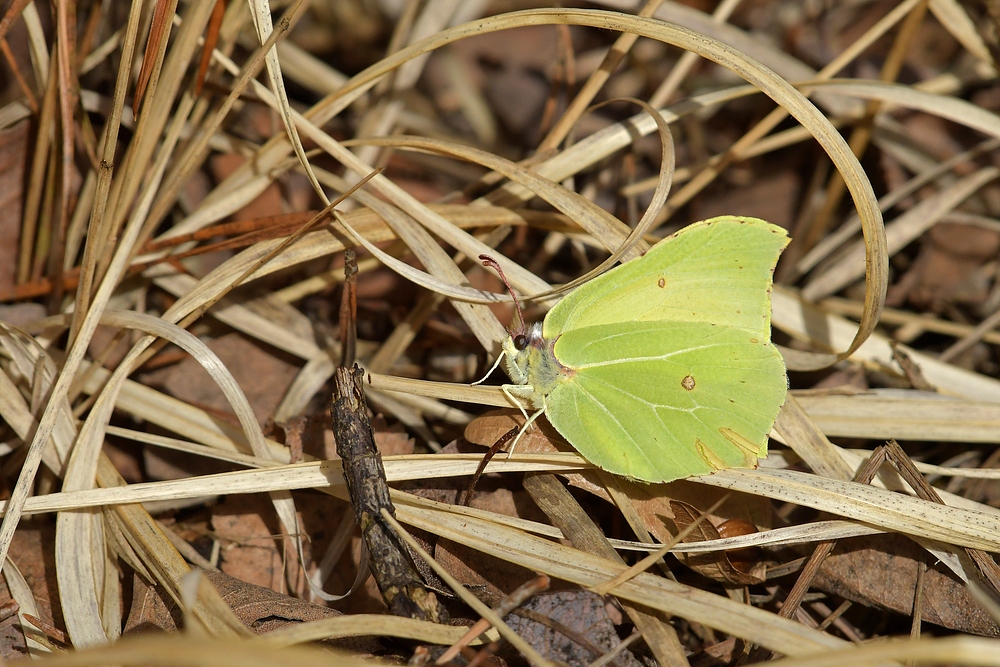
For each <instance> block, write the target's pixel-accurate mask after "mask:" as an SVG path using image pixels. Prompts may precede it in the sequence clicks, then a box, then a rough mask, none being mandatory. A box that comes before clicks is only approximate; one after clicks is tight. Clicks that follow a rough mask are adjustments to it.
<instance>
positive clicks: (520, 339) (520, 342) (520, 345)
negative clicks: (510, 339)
mask: <svg viewBox="0 0 1000 667" xmlns="http://www.w3.org/2000/svg"><path fill="white" fill-rule="evenodd" d="M514 347H515V348H517V349H518V350H523V349H524V348H526V347H528V337H527V336H525V335H524V334H518V335H516V336H514Z"/></svg>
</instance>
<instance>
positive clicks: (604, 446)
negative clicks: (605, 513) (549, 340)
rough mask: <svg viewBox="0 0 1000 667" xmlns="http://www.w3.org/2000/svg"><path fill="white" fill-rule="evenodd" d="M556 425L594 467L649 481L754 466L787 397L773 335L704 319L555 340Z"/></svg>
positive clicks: (551, 413)
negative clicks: (560, 373) (558, 371)
mask: <svg viewBox="0 0 1000 667" xmlns="http://www.w3.org/2000/svg"><path fill="white" fill-rule="evenodd" d="M555 355H556V358H557V359H558V360H559V362H560V363H561V364H563V365H564V366H566V367H568V368H569V369H570V370H569V374H568V377H567V378H566V379H565V380H564V381H563V382H561V383H560V384H559V385H558V386H556V387H555V388H554V389H553V390H552V392H551V393H550V394H549V395H548V397H547V402H546V408H545V414H546V416H547V417H548V418H549V421H550V422H551V423H552V425H553V426H555V427H556V429H557V430H558V431H559V433H561V434H562V435H563V437H565V438H566V440H567V441H569V443H570V444H572V445H573V447H575V448H576V449H577V450H578V451H579V452H580V453H581V454H583V456H584V457H585V458H586V459H588V460H589V461H590V462H591V463H594V464H595V465H597V466H598V467H600V468H602V469H604V470H607V471H609V472H612V473H615V474H618V475H625V476H627V477H632V478H634V479H639V480H644V481H647V482H665V481H670V480H673V479H678V478H681V477H688V476H690V475H701V474H705V473H709V472H713V471H715V470H719V469H723V468H754V467H756V465H757V458H758V457H762V456H766V454H767V436H768V433H769V432H770V430H771V426H772V425H773V424H774V419H775V417H776V416H777V414H778V410H779V408H780V407H781V405H782V403H784V400H785V392H786V390H787V380H786V378H785V365H784V362H783V361H782V358H781V355H780V354H779V353H778V350H777V349H776V348H775V347H774V346H773V345H772V344H771V342H770V341H769V340H768V338H767V337H766V336H761V335H757V334H755V333H753V332H749V331H746V330H744V329H734V328H732V327H726V326H719V325H713V324H705V323H703V322H634V323H619V324H610V325H603V326H596V327H586V328H583V329H575V330H571V331H568V332H566V333H565V334H563V335H562V337H560V338H559V340H558V341H556V345H555Z"/></svg>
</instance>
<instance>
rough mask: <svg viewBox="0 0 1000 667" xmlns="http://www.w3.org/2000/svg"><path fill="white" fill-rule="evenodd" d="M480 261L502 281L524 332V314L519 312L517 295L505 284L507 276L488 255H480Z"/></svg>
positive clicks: (507, 283) (519, 305)
mask: <svg viewBox="0 0 1000 667" xmlns="http://www.w3.org/2000/svg"><path fill="white" fill-rule="evenodd" d="M479 259H480V261H482V263H483V266H487V267H489V268H491V269H493V270H494V271H496V272H497V275H499V276H500V280H502V281H503V284H504V287H506V288H507V292H508V293H509V294H510V298H511V299H513V300H514V307H515V308H516V309H517V320H518V321H519V322H520V323H521V327H520V328H521V331H524V326H525V324H524V313H522V312H521V302H520V301H518V299H517V295H516V294H514V290H513V289H511V286H510V283H509V282H507V276H505V275H504V273H503V269H501V268H500V263H499V262H497V261H496V260H495V259H493V258H492V257H490V256H489V255H480V256H479Z"/></svg>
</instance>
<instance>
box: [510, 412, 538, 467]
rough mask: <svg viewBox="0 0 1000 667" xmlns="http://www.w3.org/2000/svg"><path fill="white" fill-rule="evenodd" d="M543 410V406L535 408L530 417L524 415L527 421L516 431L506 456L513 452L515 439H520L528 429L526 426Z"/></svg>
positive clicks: (515, 444)
mask: <svg viewBox="0 0 1000 667" xmlns="http://www.w3.org/2000/svg"><path fill="white" fill-rule="evenodd" d="M543 412H545V408H544V407H543V408H539V409H538V410H535V411H534V412H533V413H532V414H531V416H530V417H528V416H527V415H525V417H527V421H526V422H524V426H522V427H521V430H520V431H518V432H517V437H515V438H514V441H513V442H512V443H510V449H508V450H507V458H510V455H511V454H513V453H514V448H515V447H517V441H518V440H520V439H521V436H522V435H524V432H525V431H527V430H528V427H529V426H531V424H532V422H534V421H535V420H536V419H538V418H539V417H540V416H541V414H542V413H543Z"/></svg>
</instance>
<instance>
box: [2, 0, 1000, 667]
mask: <svg viewBox="0 0 1000 667" xmlns="http://www.w3.org/2000/svg"><path fill="white" fill-rule="evenodd" d="M529 5H530V3H524V4H523V5H522V4H521V3H518V2H499V1H498V2H485V1H482V0H473V1H466V2H454V1H449V0H423V1H420V0H410V1H409V2H401V1H399V2H391V1H389V0H384V1H383V2H361V0H312V1H306V0H292V1H285V0H282V1H280V2H277V1H275V2H270V3H268V1H267V0H249V2H240V1H236V2H230V3H225V2H224V1H223V0H217V1H216V0H156V2H152V1H150V2H138V1H136V2H132V3H124V2H97V1H95V0H79V1H78V2H70V1H69V0H55V1H50V2H37V1H35V0H9V1H8V2H7V3H6V6H5V9H4V13H3V16H2V20H0V36H2V37H3V38H4V41H3V43H2V47H3V55H4V64H3V69H2V74H0V84H2V98H0V161H2V162H0V163H2V165H3V166H2V167H0V199H2V201H3V206H2V207H0V238H2V239H3V241H4V243H2V247H0V255H2V256H0V296H2V299H3V305H2V306H0V417H2V420H3V424H2V426H0V434H2V437H0V453H2V455H3V458H2V460H0V464H2V468H0V480H2V484H3V487H2V488H3V494H4V497H5V498H6V500H5V504H4V506H3V508H4V514H3V520H2V524H0V556H2V558H0V560H2V561H3V575H4V582H3V586H2V588H0V592H2V598H3V600H5V601H6V604H5V605H4V606H2V607H0V612H2V614H0V615H2V616H3V619H4V620H3V624H2V625H0V628H3V639H2V640H0V647H2V651H0V653H2V656H3V658H5V659H10V660H13V659H16V658H18V657H23V656H24V655H25V654H28V653H30V654H32V655H37V656H43V655H44V654H50V653H51V654H55V655H49V656H44V657H45V660H46V661H47V662H48V663H49V664H51V665H56V664H67V665H68V664H73V665H92V664H93V665H97V664H121V665H125V664H170V665H174V664H177V665H180V664H213V665H223V664H240V665H241V666H245V665H264V664H267V665H275V664H283V665H292V664H295V665H299V664H301V665H318V664H328V661H329V660H330V655H329V651H331V650H337V651H341V652H342V653H343V655H341V657H340V658H339V659H341V660H343V661H344V662H345V664H346V663H347V662H349V661H352V660H357V659H359V658H362V657H364V658H371V657H372V656H381V658H382V659H386V660H391V661H393V662H399V661H406V660H409V661H411V662H413V664H425V663H426V662H428V661H431V660H434V661H438V662H439V663H441V664H446V663H454V664H464V663H466V662H468V661H473V662H476V663H479V662H481V661H484V660H485V661H489V662H493V663H494V664H502V663H504V662H506V663H516V664H522V663H523V662H524V661H527V662H528V663H530V664H533V665H543V664H553V663H555V662H561V663H566V664H570V665H587V664H595V665H596V664H605V663H614V664H619V665H633V664H637V663H639V662H643V663H647V664H652V663H651V661H654V660H655V661H658V662H659V664H661V665H677V664H692V665H707V664H737V663H741V664H747V663H750V662H758V661H763V660H770V659H774V658H778V659H780V660H781V661H783V664H788V665H791V664H796V665H798V664H802V665H806V664H808V665H821V664H831V665H832V664H837V665H840V664H861V663H868V662H873V663H874V662H878V663H885V662H887V661H890V660H900V661H912V662H914V663H916V662H920V663H950V664H969V665H973V664H977V665H979V664H1000V663H998V656H1000V650H998V649H1000V644H998V643H997V642H998V640H997V639H995V637H996V636H997V635H998V633H1000V629H998V627H1000V605H998V604H997V600H998V599H1000V593H998V591H1000V568H998V566H997V564H996V561H995V554H996V553H998V552H1000V513H998V511H997V509H996V507H997V506H998V504H1000V484H998V482H997V479H998V478H1000V472H998V471H997V468H998V467H1000V466H998V465H997V464H998V461H1000V455H998V450H997V449H996V445H997V443H1000V435H998V434H1000V379H998V378H1000V355H998V350H997V345H998V343H1000V334H998V333H997V332H996V331H995V329H996V327H997V325H998V323H1000V315H998V313H1000V280H998V276H1000V263H998V255H1000V182H998V177H1000V164H998V162H997V158H996V156H997V155H998V153H997V149H998V147H1000V117H998V115H997V110H998V109H1000V81H998V78H997V61H996V57H997V54H998V53H1000V43H998V40H997V34H998V23H997V21H998V16H1000V12H998V11H997V9H996V6H995V5H996V3H994V2H982V3H979V2H972V1H969V2H959V1H958V0H902V1H899V2H897V1H896V0H876V1H870V2H853V3H823V2H820V1H819V0H815V1H814V0H809V1H806V2H801V1H799V0H744V1H743V2H740V1H739V0H722V2H720V3H718V4H716V3H715V2H710V1H709V0H690V1H688V2H684V3H680V2H673V1H671V0H662V1H657V0H647V1H646V2H642V3H640V2H633V1H631V0H598V1H597V2H594V3H591V4H589V5H587V7H586V8H544V7H542V8H538V7H535V6H533V5H530V6H529ZM605 102H606V104H602V103H605ZM332 211H336V219H334V217H333V214H332ZM724 214H731V215H751V216H757V217H761V218H765V219H767V220H770V221H771V222H773V223H776V224H778V225H781V226H784V227H785V228H787V229H788V230H789V233H790V235H791V236H792V238H793V241H792V244H791V246H790V247H789V249H788V250H787V252H786V253H785V255H784V256H783V257H782V260H781V263H780V264H779V266H778V270H777V274H776V285H775V288H774V292H773V327H774V340H775V342H776V343H778V344H779V345H781V346H782V347H781V349H782V353H783V355H784V357H785V360H786V362H787V365H788V368H789V378H790V384H791V392H790V393H789V395H788V398H787V401H786V403H785V406H784V408H783V409H782V412H781V414H780V415H779V418H778V421H777V423H776V425H775V429H774V432H773V433H772V438H771V450H770V455H769V456H768V458H767V459H766V460H764V461H763V462H762V465H761V466H760V467H759V468H758V469H757V470H727V471H721V472H719V473H716V474H714V475H710V476H705V477H702V478H697V479H691V480H688V481H683V482H675V483H671V484H668V485H643V484H637V483H632V482H629V481H627V480H625V479H621V478H616V477H614V476H611V475H606V474H602V473H601V472H600V471H596V470H594V469H592V468H591V467H589V466H588V465H587V464H586V462H585V461H584V460H583V459H581V458H580V457H579V456H578V455H576V454H575V453H573V452H572V451H571V450H569V449H567V448H566V447H565V445H563V444H560V443H559V442H558V441H557V440H558V439H557V438H554V437H553V434H552V431H551V430H550V429H548V428H547V427H545V426H543V427H542V428H540V429H538V430H535V431H531V432H529V433H528V434H527V435H526V437H525V438H524V441H523V442H522V443H521V444H520V445H519V448H518V454H516V455H514V456H512V457H510V458H503V457H498V458H496V459H495V460H493V462H492V463H491V464H490V466H489V468H488V469H487V474H486V475H484V476H483V478H482V479H481V480H480V482H479V486H478V487H477V489H476V492H475V494H474V495H473V496H472V499H471V503H470V504H469V505H468V506H466V505H463V504H461V503H460V500H461V496H462V494H463V492H464V490H465V488H466V486H467V485H468V483H469V479H470V477H471V476H472V474H473V473H474V472H475V470H476V467H477V465H478V464H479V461H480V460H481V459H482V457H483V453H484V451H485V448H484V446H486V447H488V446H490V445H491V444H493V443H494V442H495V441H496V440H497V439H498V438H500V437H501V436H502V435H503V434H504V433H505V432H506V431H507V430H508V429H509V428H510V425H511V424H512V423H513V422H512V420H513V419H514V417H512V416H511V413H513V414H515V415H516V414H517V412H516V411H512V410H510V409H509V404H508V403H507V402H506V401H505V399H504V397H503V396H502V394H501V393H500V391H499V389H498V387H497V386H496V385H493V386H479V387H471V386H469V383H470V382H471V381H473V380H475V379H477V378H478V377H479V376H481V375H482V373H483V372H484V371H485V370H486V368H488V364H489V362H491V361H492V359H493V358H494V356H495V354H496V353H497V351H498V349H499V342H500V341H501V340H502V339H503V337H504V336H505V329H504V327H505V326H506V325H507V324H509V323H510V321H511V318H512V310H511V308H510V306H509V303H501V302H497V303H493V304H489V303H486V302H484V301H482V300H479V301H478V302H477V301H476V300H475V299H472V300H470V299H469V298H468V297H469V295H473V296H475V295H477V294H480V292H478V290H479V289H482V290H486V291H487V292H492V293H496V292H501V291H502V289H501V285H500V283H499V281H498V279H497V277H496V276H495V275H493V274H492V273H490V272H488V271H486V270H484V269H483V268H482V267H480V266H479V265H478V263H477V262H475V261H470V260H469V258H475V257H476V256H477V255H479V254H480V253H484V252H488V253H490V254H493V255H495V256H497V257H502V258H504V261H503V265H504V268H505V269H506V272H507V276H508V278H509V279H510V282H511V284H512V285H513V287H514V289H515V290H516V291H518V292H520V293H522V294H524V295H538V294H542V293H546V292H548V291H549V290H550V289H551V288H552V286H553V285H561V284H566V283H568V282H570V281H572V280H574V279H576V278H579V277H580V276H584V275H585V274H588V273H589V272H591V271H592V270H593V269H595V268H596V267H598V266H599V265H600V264H601V263H602V262H604V261H605V260H607V259H608V257H609V255H610V254H612V253H635V252H636V249H637V248H638V249H641V248H643V247H648V246H647V245H646V244H647V243H651V242H655V241H656V239H658V238H661V237H663V236H664V235H665V234H667V233H670V232H672V231H674V230H676V229H678V228H680V227H682V226H684V225H686V224H688V223H690V222H692V221H695V220H700V219H706V218H709V217H712V216H716V215H724ZM883 216H884V218H885V220H886V222H885V224H884V226H883ZM352 230H353V231H352ZM356 234H357V235H360V236H361V237H362V238H363V239H364V244H363V245H360V244H359V243H358V242H357V241H356V240H355V239H356V238H357V237H356V236H355V235H356ZM373 244H374V245H373ZM623 244H625V246H624V247H623ZM349 248H356V250H357V252H358V259H357V263H356V273H353V274H352V277H349V278H345V269H344V266H345V259H344V255H345V250H347V249H349ZM373 252H377V253H380V254H379V255H378V257H376V256H374V255H373V254H372V253H373ZM616 256H617V255H616ZM626 256H627V255H626ZM393 258H395V260H393ZM387 262H388V263H391V264H392V267H393V270H389V269H387V268H385V266H386V263H387ZM402 276H405V277H402ZM473 288H475V289H473ZM552 302H553V299H552V297H551V295H550V296H549V297H548V298H541V299H537V300H534V301H532V302H531V303H530V305H529V306H528V315H529V317H530V318H533V319H537V318H541V317H542V316H543V315H544V312H545V310H546V309H547V307H548V306H550V305H551V304H552ZM355 357H356V358H357V360H358V361H359V362H360V363H361V364H362V365H363V366H364V368H365V369H366V371H367V372H368V374H369V375H368V376H367V377H369V378H370V380H369V382H370V385H369V387H368V391H367V397H368V401H369V402H370V406H371V409H372V414H373V415H374V418H373V426H374V430H375V436H376V440H377V443H378V446H379V448H380V450H381V452H382V454H383V455H384V456H385V459H384V467H385V474H386V477H387V479H388V481H389V483H390V484H391V485H392V491H391V499H392V502H393V504H394V507H395V516H396V518H397V519H398V522H399V523H395V522H394V521H392V520H390V519H388V518H387V519H381V518H377V519H376V523H377V524H378V525H379V526H380V529H381V530H382V531H383V534H384V535H386V536H389V538H388V539H395V540H408V539H409V535H411V534H412V535H413V536H414V538H415V541H414V542H413V543H412V545H413V546H411V547H410V553H411V554H420V553H424V554H425V555H426V554H429V555H427V556H426V558H427V560H426V561H425V560H424V558H422V557H420V556H419V555H416V556H414V564H415V565H416V567H417V568H418V569H419V570H420V576H421V577H422V583H421V584H420V585H421V586H422V585H424V584H426V585H427V587H428V588H427V589H424V593H423V595H425V597H424V598H420V599H423V600H428V599H431V600H435V605H436V606H435V605H431V606H430V607H427V608H425V609H424V611H426V610H427V609H433V610H434V611H433V613H430V614H421V613H416V612H414V613H411V614H407V617H403V616H400V615H394V614H391V613H389V607H391V608H392V611H399V609H397V608H396V607H393V606H392V605H393V604H394V603H392V598H391V596H390V595H387V594H386V590H385V589H384V588H383V590H382V591H381V592H380V591H379V590H378V589H377V588H376V587H375V585H374V583H373V582H372V580H371V579H370V578H368V577H367V576H366V575H367V573H368V570H369V568H372V569H374V570H378V569H379V568H380V567H381V566H383V565H384V562H383V560H382V556H381V554H380V553H377V552H373V553H371V554H366V553H365V550H363V549H362V547H361V536H360V532H359V530H358V528H357V527H356V524H355V513H354V511H352V509H351V507H350V505H349V503H348V502H347V489H346V486H345V478H344V473H343V472H342V467H341V464H340V462H339V460H338V459H337V456H336V453H335V449H334V444H333V438H332V435H331V428H330V421H329V410H330V396H331V391H332V386H333V383H332V378H333V377H334V376H335V370H336V369H337V367H338V366H339V365H340V364H341V361H342V360H345V359H348V360H349V359H351V358H355ZM491 406H496V407H505V408H507V409H505V410H502V411H491ZM887 441H888V442H889V444H888V445H886V444H885V443H886V442H887ZM897 443H899V444H897ZM374 516H376V517H377V516H378V515H377V514H376V515H374ZM679 533H680V535H681V537H680V539H679V540H678V539H677V536H678V534H679ZM663 545H667V548H664V549H663V550H660V547H661V546H663ZM646 553H651V554H652V555H651V557H649V558H645V557H644V556H645V554H646ZM431 566H433V568H432V567H431ZM629 566H635V567H631V568H630V567H629ZM359 572H360V573H362V576H358V573H359ZM352 588H353V589H354V590H353V593H351V594H350V595H348V596H346V597H343V598H338V597H337V595H334V594H338V595H339V594H342V593H344V592H346V591H348V590H351V589H352ZM404 588H405V587H404ZM406 590H407V591H408V594H409V593H411V592H412V591H411V590H410V588H406ZM322 591H327V593H323V592H322ZM397 593H398V591H397ZM427 596H429V597H427ZM325 598H331V599H330V600H326V599H325ZM386 599H389V600H390V604H389V607H387V602H386ZM413 599H414V600H416V599H417V598H413ZM497 610H500V611H497ZM439 612H440V613H439ZM511 612H513V613H511ZM409 616H413V618H410V617H409ZM445 616H450V617H451V618H452V623H451V624H449V623H447V622H444V620H445ZM501 617H503V619H502V620H501ZM481 619H482V620H481ZM435 621H437V622H435ZM475 622H479V623H478V624H477V625H475V627H474V631H471V632H470V631H468V628H467V627H466V626H469V625H472V624H473V623H475ZM157 628H159V629H162V630H166V631H167V632H166V633H163V632H160V633H148V632H143V631H144V630H154V629H157ZM876 639H877V640H886V639H888V640H887V641H872V640H876ZM317 641H323V642H324V645H323V648H322V649H319V648H316V647H311V648H309V647H294V646H291V645H293V644H303V643H306V642H317ZM69 649H71V650H69ZM352 656H353V657H352ZM366 664H370V661H368V662H366Z"/></svg>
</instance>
